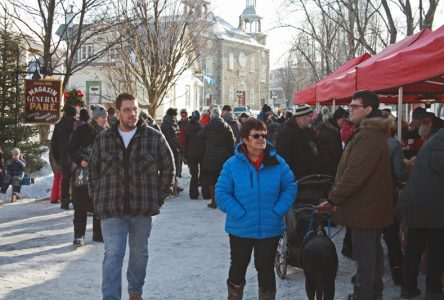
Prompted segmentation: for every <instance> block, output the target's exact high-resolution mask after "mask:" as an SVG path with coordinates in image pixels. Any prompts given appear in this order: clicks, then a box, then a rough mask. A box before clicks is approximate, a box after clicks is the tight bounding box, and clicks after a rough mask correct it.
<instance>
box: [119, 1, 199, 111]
mask: <svg viewBox="0 0 444 300" xmlns="http://www.w3.org/2000/svg"><path fill="white" fill-rule="evenodd" d="M121 10H122V11H124V13H123V17H124V18H125V28H124V30H123V31H124V32H125V33H126V34H127V35H128V36H129V39H128V40H127V41H126V42H125V43H123V44H122V45H121V46H119V47H118V48H117V50H118V51H119V54H118V61H119V63H118V64H115V66H114V68H112V73H111V74H112V76H110V77H113V78H114V82H118V81H120V82H121V83H124V84H128V85H129V86H131V88H132V89H138V87H141V88H142V89H143V91H144V93H146V95H147V96H148V99H149V100H148V101H149V102H148V103H141V104H142V105H141V106H142V107H144V108H147V109H148V111H149V112H150V114H151V115H155V112H156V110H157V108H158V107H159V106H160V105H161V104H162V101H163V99H164V98H165V96H166V94H167V93H168V91H169V90H170V88H171V87H172V86H173V85H174V84H175V83H176V81H177V80H178V78H179V77H180V76H181V75H182V74H183V73H184V72H185V71H186V70H188V69H189V68H190V67H191V66H192V65H193V63H194V62H195V61H196V59H197V55H196V53H197V49H198V47H199V32H200V27H199V24H198V23H196V22H193V21H195V20H194V19H193V17H192V15H191V14H184V12H183V10H182V9H181V6H180V2H179V1H174V0H151V1H150V0H147V1H140V0H132V1H130V4H129V6H123V7H122V8H121ZM132 83H134V84H132Z"/></svg>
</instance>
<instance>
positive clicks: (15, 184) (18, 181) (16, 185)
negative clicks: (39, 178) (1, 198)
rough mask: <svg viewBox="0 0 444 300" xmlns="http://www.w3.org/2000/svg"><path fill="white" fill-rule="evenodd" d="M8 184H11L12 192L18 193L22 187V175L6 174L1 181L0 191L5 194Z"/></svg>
mask: <svg viewBox="0 0 444 300" xmlns="http://www.w3.org/2000/svg"><path fill="white" fill-rule="evenodd" d="M9 185H12V192H13V193H19V194H20V190H21V188H22V177H20V176H11V175H8V174H6V175H5V176H4V178H3V181H2V186H1V192H2V193H3V194H5V193H6V192H7V191H8V188H9Z"/></svg>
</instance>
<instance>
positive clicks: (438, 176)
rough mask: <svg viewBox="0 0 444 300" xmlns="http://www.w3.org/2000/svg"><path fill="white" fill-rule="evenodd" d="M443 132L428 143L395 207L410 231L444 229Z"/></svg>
mask: <svg viewBox="0 0 444 300" xmlns="http://www.w3.org/2000/svg"><path fill="white" fill-rule="evenodd" d="M443 195H444V129H440V130H439V131H438V132H437V133H435V134H434V135H433V136H432V137H431V138H430V139H429V140H428V141H427V143H425V144H424V145H423V146H422V148H421V150H419V152H418V155H417V156H416V160H415V166H414V167H413V172H412V174H411V175H410V179H409V181H408V182H407V184H406V186H405V188H404V190H403V191H402V192H401V195H400V197H399V200H398V203H397V205H396V215H397V217H398V218H399V219H400V220H402V219H403V218H404V217H405V218H406V221H407V226H408V227H410V228H444V199H443Z"/></svg>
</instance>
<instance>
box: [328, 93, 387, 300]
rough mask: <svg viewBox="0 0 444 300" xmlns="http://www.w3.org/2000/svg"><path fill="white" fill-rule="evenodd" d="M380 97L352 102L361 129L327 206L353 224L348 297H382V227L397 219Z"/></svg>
mask: <svg viewBox="0 0 444 300" xmlns="http://www.w3.org/2000/svg"><path fill="white" fill-rule="evenodd" d="M378 106H379V99H378V96H377V95H376V94H375V93H374V92H372V91H369V90H362V91H358V92H356V93H355V94H354V95H353V97H352V101H351V103H350V105H349V108H350V120H351V121H352V122H353V123H354V124H356V127H357V129H356V130H355V133H354V134H353V136H352V137H351V138H350V140H349V141H348V144H347V146H346V147H345V150H344V152H343V154H342V157H341V160H340V162H339V165H338V169H337V172H336V178H335V184H334V185H333V187H332V190H331V192H330V194H329V197H328V201H329V202H324V203H322V204H321V205H320V208H321V209H327V210H331V209H332V205H334V206H336V210H335V212H334V215H333V221H334V222H335V223H337V224H341V225H345V226H348V227H350V228H351V230H352V231H351V233H352V246H353V259H354V260H355V261H356V262H357V272H356V276H355V277H354V279H353V285H354V293H353V294H352V295H350V296H349V298H348V299H350V300H354V299H358V300H374V299H382V292H383V282H382V275H383V273H384V264H383V257H384V252H383V249H382V245H381V234H382V229H383V228H384V227H387V226H389V225H391V224H392V223H393V192H392V175H391V168H390V159H389V151H388V146H387V138H386V135H385V134H386V132H387V130H388V128H389V126H390V120H389V119H387V118H382V113H381V111H380V110H379V109H378Z"/></svg>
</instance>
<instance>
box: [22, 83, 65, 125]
mask: <svg viewBox="0 0 444 300" xmlns="http://www.w3.org/2000/svg"><path fill="white" fill-rule="evenodd" d="M61 92H62V81H60V80H25V122H26V123H39V124H54V123H55V122H57V121H58V120H59V118H60V103H61V96H62V93H61Z"/></svg>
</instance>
